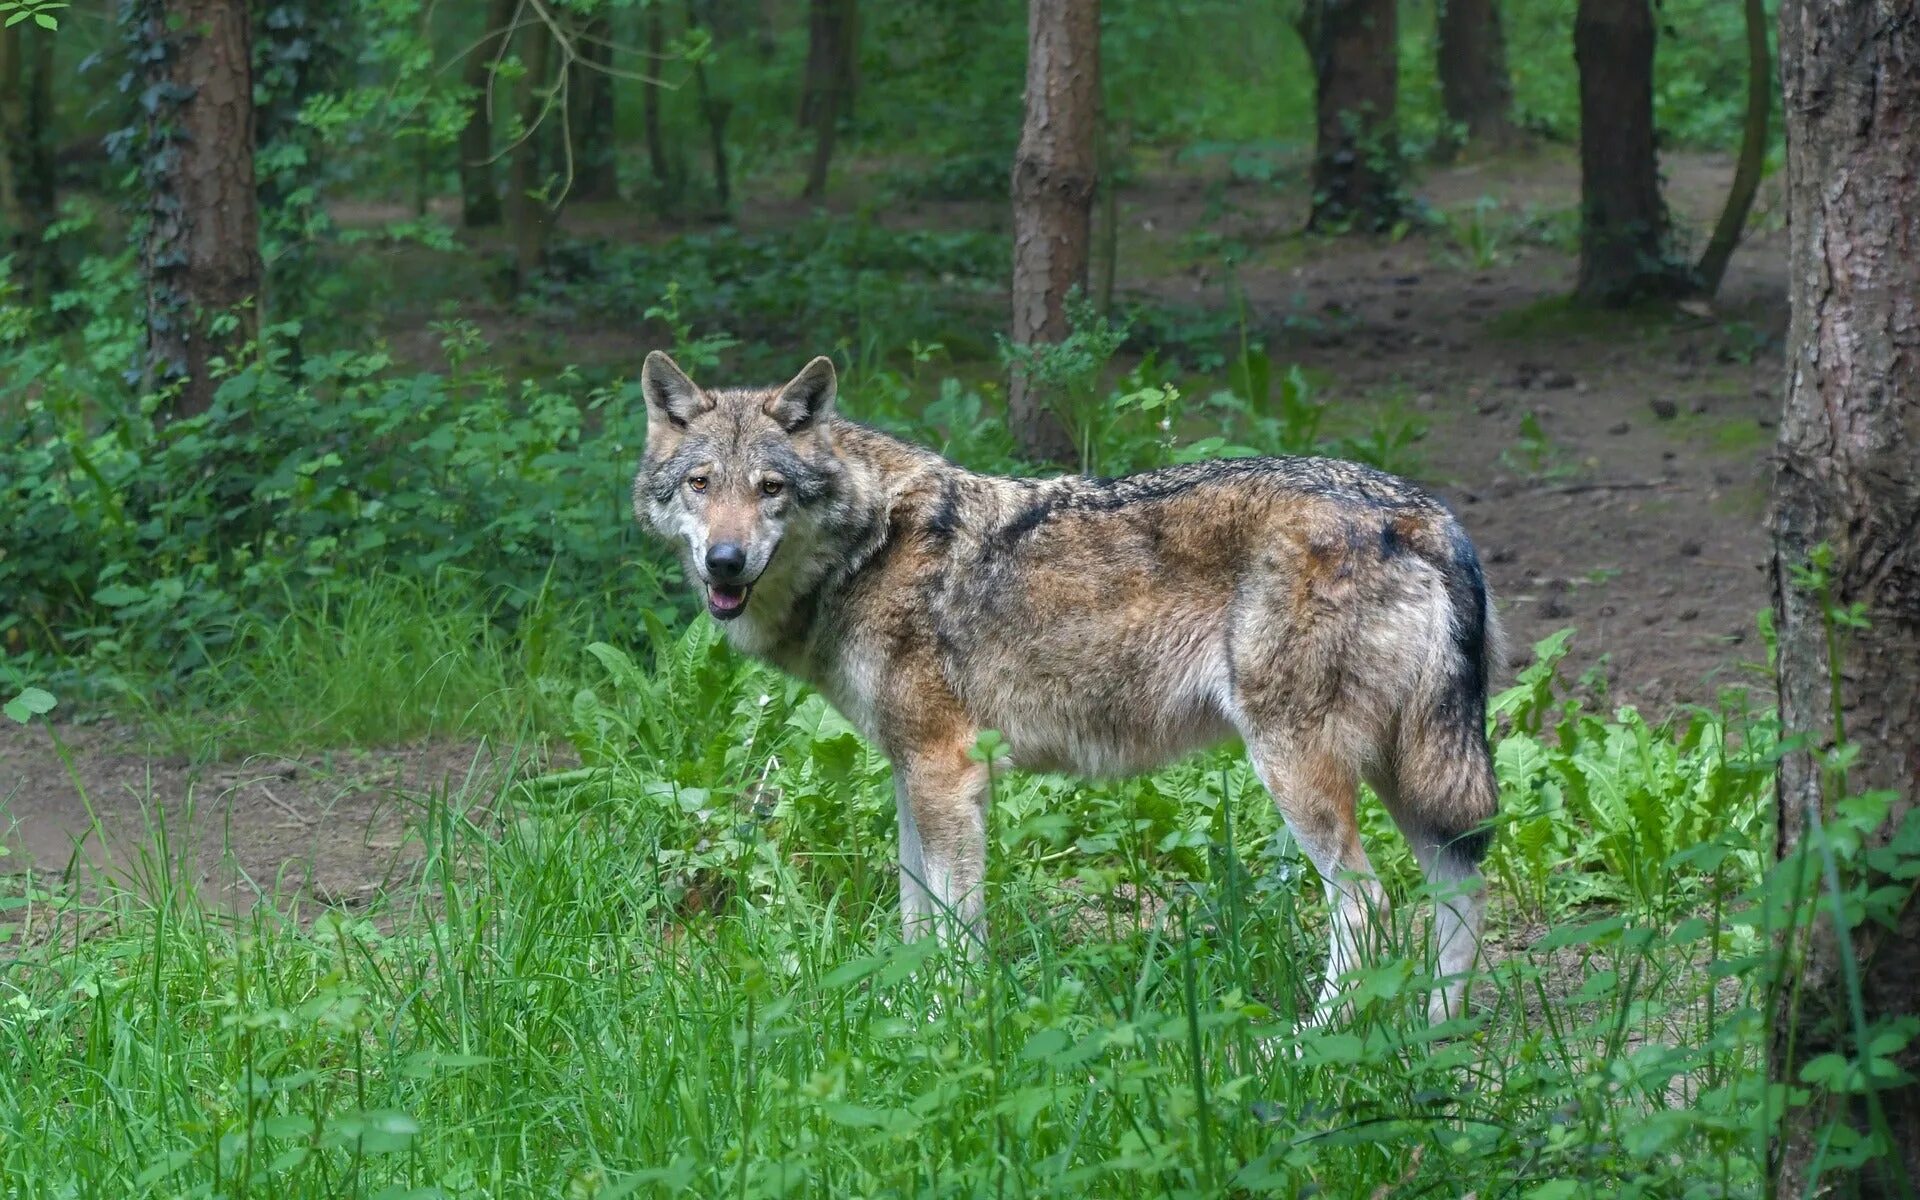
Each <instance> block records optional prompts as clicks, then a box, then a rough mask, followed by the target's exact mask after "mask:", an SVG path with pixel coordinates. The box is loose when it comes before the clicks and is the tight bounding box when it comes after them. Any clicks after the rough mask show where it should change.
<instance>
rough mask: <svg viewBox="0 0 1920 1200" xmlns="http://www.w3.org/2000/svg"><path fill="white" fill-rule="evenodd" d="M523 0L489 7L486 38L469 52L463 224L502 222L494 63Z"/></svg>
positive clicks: (463, 146)
mask: <svg viewBox="0 0 1920 1200" xmlns="http://www.w3.org/2000/svg"><path fill="white" fill-rule="evenodd" d="M517 7H519V0H493V2H492V3H491V4H489V5H488V6H487V18H486V19H487V25H486V28H485V29H484V30H483V31H482V33H483V35H484V36H483V37H482V39H481V41H480V43H479V45H477V46H475V47H474V48H473V50H472V51H471V52H469V53H468V55H467V62H466V66H465V68H464V74H463V76H462V82H463V83H465V84H466V88H467V95H468V97H469V99H468V101H467V104H468V108H467V123H466V125H465V126H463V127H462V128H461V130H460V223H461V224H463V225H465V226H466V227H467V228H468V229H478V228H480V227H481V226H484V225H498V224H499V223H500V193H499V192H498V191H497V190H495V188H494V180H493V64H494V61H495V60H496V59H497V58H498V57H499V55H500V52H501V50H502V48H503V43H504V41H505V40H506V38H507V35H508V30H507V26H508V25H510V24H512V22H513V14H514V10H515V9H516V8H517Z"/></svg>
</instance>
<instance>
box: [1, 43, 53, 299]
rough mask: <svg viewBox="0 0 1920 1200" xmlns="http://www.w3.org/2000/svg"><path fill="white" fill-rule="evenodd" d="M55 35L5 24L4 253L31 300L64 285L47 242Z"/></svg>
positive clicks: (50, 208) (50, 205)
mask: <svg viewBox="0 0 1920 1200" xmlns="http://www.w3.org/2000/svg"><path fill="white" fill-rule="evenodd" d="M54 46H55V40H54V35H53V34H52V33H51V32H49V31H48V30H44V29H41V28H39V27H38V26H36V25H34V24H33V23H32V22H21V23H18V24H16V25H14V26H13V27H11V28H9V29H4V30H0V230H3V231H4V233H5V240H4V241H0V256H11V257H12V259H13V276H14V279H15V281H16V282H17V283H18V284H19V285H20V286H21V288H22V289H23V291H24V294H25V296H26V297H27V298H28V299H29V300H33V301H40V302H44V301H45V300H46V299H47V297H49V296H50V295H52V294H53V292H54V290H55V289H56V288H57V287H58V286H59V278H58V263H57V262H56V260H55V257H54V254H53V251H52V247H50V246H48V245H47V244H46V240H45V235H46V231H47V227H48V226H49V225H51V224H53V220H54V215H55V201H56V196H55V178H54V152H53V54H54Z"/></svg>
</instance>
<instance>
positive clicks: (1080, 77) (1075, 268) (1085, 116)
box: [1007, 0, 1100, 462]
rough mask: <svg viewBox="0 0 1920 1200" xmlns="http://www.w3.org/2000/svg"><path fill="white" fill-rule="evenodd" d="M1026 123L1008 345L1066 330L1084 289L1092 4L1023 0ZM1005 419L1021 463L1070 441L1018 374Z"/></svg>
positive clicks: (1096, 44)
mask: <svg viewBox="0 0 1920 1200" xmlns="http://www.w3.org/2000/svg"><path fill="white" fill-rule="evenodd" d="M1027 13H1028V16H1027V97H1026V122H1025V124H1024V126H1023V127H1022V128H1021V131H1020V148H1019V150H1018V151H1017V152H1016V153H1015V156H1014V160H1013V344H1014V345H1016V346H1028V345H1033V344H1035V343H1039V342H1058V341H1061V340H1063V339H1064V338H1066V336H1067V334H1068V333H1069V332H1070V330H1069V328H1068V323H1067V296H1068V294H1069V293H1070V292H1072V291H1073V290H1074V289H1075V288H1080V289H1084V288H1085V287H1086V284H1087V260H1088V255H1089V253H1090V251H1091V244H1092V223H1093V193H1094V188H1095V185H1096V184H1097V183H1098V181H1099V180H1098V174H1097V172H1096V167H1095V161H1094V140H1095V138H1094V134H1095V130H1096V129H1097V128H1098V125H1099V118H1100V4H1099V0H1030V2H1029V4H1028V8H1027ZM1007 408H1008V418H1009V420H1010V421H1011V422H1012V424H1013V434H1014V438H1015V440H1016V441H1017V442H1018V443H1019V446H1020V451H1021V453H1022V454H1024V455H1026V456H1027V457H1028V458H1032V459H1037V460H1050V461H1056V462H1057V461H1064V460H1066V459H1067V458H1069V457H1070V456H1071V455H1072V454H1073V450H1074V446H1073V439H1072V438H1071V437H1070V436H1069V435H1068V432H1067V428H1066V425H1065V423H1064V422H1062V421H1061V419H1060V416H1059V414H1057V413H1055V412H1054V411H1053V410H1052V409H1051V408H1049V407H1048V405H1047V403H1046V399H1045V397H1042V396H1040V395H1038V394H1036V393H1035V392H1034V390H1033V389H1031V388H1029V387H1028V386H1027V380H1026V378H1025V376H1024V374H1023V373H1022V372H1021V371H1020V370H1019V369H1017V368H1016V369H1015V370H1014V372H1013V379H1012V387H1011V389H1010V390H1009V392H1008V395H1007Z"/></svg>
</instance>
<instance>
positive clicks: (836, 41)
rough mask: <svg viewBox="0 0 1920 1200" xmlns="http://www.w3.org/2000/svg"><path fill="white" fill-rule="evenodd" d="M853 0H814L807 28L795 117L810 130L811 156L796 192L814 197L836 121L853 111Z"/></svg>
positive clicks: (821, 189)
mask: <svg viewBox="0 0 1920 1200" xmlns="http://www.w3.org/2000/svg"><path fill="white" fill-rule="evenodd" d="M856 3H857V0H813V3H812V4H811V6H810V8H809V13H810V19H809V21H808V31H807V73H806V78H805V79H804V81H803V82H802V84H801V88H800V120H801V123H802V124H804V125H807V126H810V127H811V128H812V129H813V159H812V161H811V162H810V163H809V164H808V166H807V184H806V187H805V189H804V190H803V191H802V192H801V196H802V197H803V198H805V199H808V200H818V199H819V198H820V197H821V196H822V195H824V194H825V193H826V190H827V169H828V167H830V166H831V165H832V163H833V143H834V139H835V137H836V136H837V135H838V133H839V129H840V122H841V121H843V120H845V119H846V118H847V116H848V115H850V114H851V112H852V110H853V66H852V60H853V54H854V22H855V19H856V17H857V11H856V7H855V6H856Z"/></svg>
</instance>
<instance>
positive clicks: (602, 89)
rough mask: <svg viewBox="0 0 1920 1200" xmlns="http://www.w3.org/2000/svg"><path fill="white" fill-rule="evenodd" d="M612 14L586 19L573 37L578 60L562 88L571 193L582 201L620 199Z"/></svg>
mask: <svg viewBox="0 0 1920 1200" xmlns="http://www.w3.org/2000/svg"><path fill="white" fill-rule="evenodd" d="M612 37H613V19H612V18H611V17H608V16H605V15H601V16H598V17H595V18H593V19H592V20H590V21H588V22H587V24H586V26H585V28H584V29H583V30H582V31H581V33H580V36H579V37H578V38H577V39H576V42H577V45H578V48H579V54H580V61H578V62H576V63H574V64H573V68H572V70H573V80H572V82H571V84H570V85H569V86H568V89H567V104H568V107H569V108H571V109H572V111H571V112H570V113H569V114H568V115H567V130H568V134H569V136H571V137H572V139H573V146H574V150H573V187H572V188H571V189H570V190H571V192H572V194H573V195H574V196H575V197H577V198H578V199H581V200H587V201H608V200H618V199H619V198H620V181H619V177H618V176H617V174H616V173H615V171H614V145H613V139H614V131H613V121H614V113H613V76H612V75H609V74H608V73H607V68H608V67H611V66H612V65H613V48H612V46H611V45H610V44H609V43H610V41H611V39H612Z"/></svg>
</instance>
